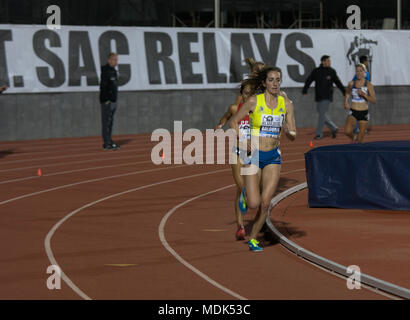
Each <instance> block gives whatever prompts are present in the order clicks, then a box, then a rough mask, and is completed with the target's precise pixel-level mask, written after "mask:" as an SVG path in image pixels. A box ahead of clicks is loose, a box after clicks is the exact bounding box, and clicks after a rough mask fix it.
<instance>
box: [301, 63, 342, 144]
mask: <svg viewBox="0 0 410 320" xmlns="http://www.w3.org/2000/svg"><path fill="white" fill-rule="evenodd" d="M320 61H321V64H320V66H319V67H318V68H315V69H313V71H312V73H311V74H310V75H309V77H308V78H307V79H306V81H305V86H304V87H303V90H302V93H303V94H304V95H306V94H307V91H308V88H309V86H310V84H311V83H312V82H313V81H315V100H316V102H317V106H316V107H317V112H318V113H319V120H318V124H317V128H316V136H315V139H322V137H323V127H324V126H325V124H326V125H327V126H328V127H329V129H330V130H331V132H332V137H333V138H336V134H337V131H338V127H337V126H336V124H335V123H333V121H332V120H330V118H329V116H328V115H327V111H328V110H329V105H330V103H331V102H332V101H333V83H334V84H336V86H337V87H338V88H339V89H340V91H341V92H342V94H343V96H344V94H345V92H346V90H345V87H344V86H343V84H342V83H341V82H340V79H339V77H338V76H337V74H336V70H335V69H333V68H331V67H330V57H329V56H326V55H325V56H322V58H321V59H320Z"/></svg>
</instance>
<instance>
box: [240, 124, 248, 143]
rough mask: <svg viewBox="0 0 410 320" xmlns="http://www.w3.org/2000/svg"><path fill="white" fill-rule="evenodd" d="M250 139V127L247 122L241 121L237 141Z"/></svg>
mask: <svg viewBox="0 0 410 320" xmlns="http://www.w3.org/2000/svg"><path fill="white" fill-rule="evenodd" d="M246 139H248V140H250V139H251V127H250V125H249V122H248V121H241V123H240V124H239V141H244V140H246Z"/></svg>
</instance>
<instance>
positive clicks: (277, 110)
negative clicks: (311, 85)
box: [230, 67, 296, 252]
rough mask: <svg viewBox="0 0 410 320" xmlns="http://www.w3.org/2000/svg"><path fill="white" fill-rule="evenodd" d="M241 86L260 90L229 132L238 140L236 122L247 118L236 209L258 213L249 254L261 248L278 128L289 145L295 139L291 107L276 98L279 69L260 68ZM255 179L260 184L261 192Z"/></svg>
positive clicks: (276, 169) (275, 177)
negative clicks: (241, 182)
mask: <svg viewBox="0 0 410 320" xmlns="http://www.w3.org/2000/svg"><path fill="white" fill-rule="evenodd" d="M244 82H245V83H250V84H251V85H252V86H253V87H254V88H255V91H257V90H259V89H262V90H264V93H262V94H259V95H256V96H252V97H250V98H249V99H248V100H247V101H246V102H245V103H244V104H243V106H242V107H241V108H240V110H239V111H238V112H237V113H236V114H235V115H234V116H233V117H232V120H231V122H230V126H231V128H233V129H235V130H236V133H237V135H238V136H239V126H238V121H240V119H242V118H243V117H245V116H246V115H247V114H248V113H249V114H250V115H249V120H250V130H251V143H250V144H248V150H249V151H251V161H250V164H248V165H247V166H246V167H247V168H248V169H251V170H250V172H249V171H248V172H247V174H246V175H245V187H244V188H243V189H242V193H241V197H240V199H239V206H240V209H241V210H242V212H246V210H247V208H248V207H249V208H251V209H255V208H258V207H259V206H260V211H261V212H260V214H259V215H258V216H256V217H255V221H254V224H253V227H252V231H251V234H250V240H249V242H248V245H249V249H250V250H251V251H253V252H259V251H262V248H261V247H260V246H259V242H258V241H257V240H256V236H257V234H258V233H259V231H260V230H261V228H262V226H263V224H264V222H265V220H266V217H267V215H268V208H269V204H270V201H271V199H272V197H273V195H274V193H275V191H276V188H277V185H278V182H279V176H280V169H281V164H282V158H281V153H280V150H279V140H280V135H281V131H282V126H284V127H285V128H286V130H285V132H286V136H287V137H288V138H289V139H290V140H292V141H293V140H295V138H296V125H295V117H294V111H293V103H292V102H291V101H290V100H289V99H288V98H284V97H282V96H280V85H281V82H282V71H281V69H280V68H277V67H264V68H263V69H262V70H261V71H259V72H257V73H256V75H253V76H251V77H250V78H249V79H246V80H244ZM285 124H286V126H285ZM259 177H260V178H261V180H262V190H260V183H259Z"/></svg>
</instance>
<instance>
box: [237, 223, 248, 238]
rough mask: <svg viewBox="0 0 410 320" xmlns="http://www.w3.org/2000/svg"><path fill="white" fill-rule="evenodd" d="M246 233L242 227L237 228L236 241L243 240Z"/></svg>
mask: <svg viewBox="0 0 410 320" xmlns="http://www.w3.org/2000/svg"><path fill="white" fill-rule="evenodd" d="M245 236H246V231H245V228H244V226H239V227H238V230H237V231H236V240H245Z"/></svg>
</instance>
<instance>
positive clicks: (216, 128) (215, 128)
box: [214, 124, 222, 131]
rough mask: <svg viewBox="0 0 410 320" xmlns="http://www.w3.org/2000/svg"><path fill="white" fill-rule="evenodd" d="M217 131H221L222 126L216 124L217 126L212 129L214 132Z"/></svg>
mask: <svg viewBox="0 0 410 320" xmlns="http://www.w3.org/2000/svg"><path fill="white" fill-rule="evenodd" d="M218 129H222V125H221V124H218V125H216V126H215V127H214V131H216V130H218Z"/></svg>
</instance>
